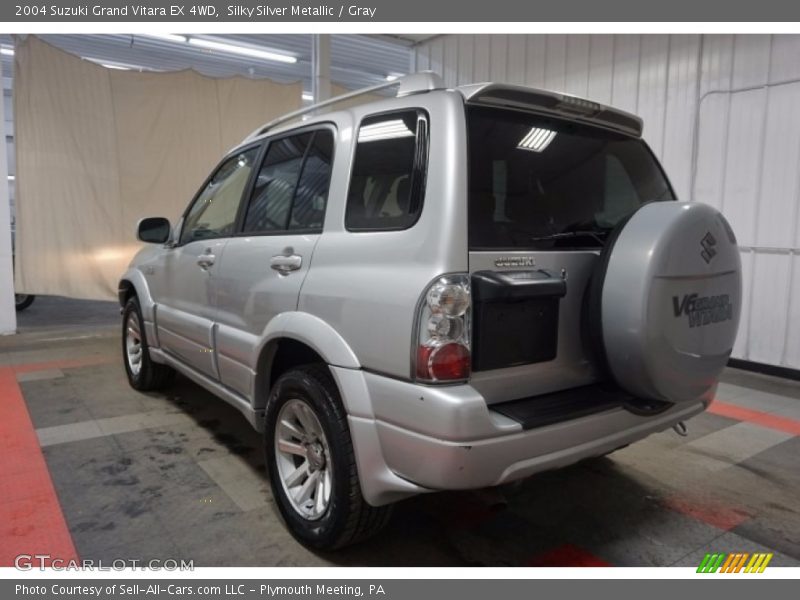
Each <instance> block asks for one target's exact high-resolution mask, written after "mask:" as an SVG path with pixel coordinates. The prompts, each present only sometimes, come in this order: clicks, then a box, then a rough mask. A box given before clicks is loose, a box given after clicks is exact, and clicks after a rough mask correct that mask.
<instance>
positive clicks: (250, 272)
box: [119, 73, 741, 548]
mask: <svg viewBox="0 0 800 600" xmlns="http://www.w3.org/2000/svg"><path fill="white" fill-rule="evenodd" d="M388 85H395V86H396V87H397V94H396V96H395V97H391V98H388V97H387V98H386V99H381V100H378V101H374V102H370V103H367V104H362V105H360V106H356V107H350V108H347V109H343V110H334V111H332V112H325V111H323V110H322V109H324V108H326V107H333V105H334V104H336V102H338V101H341V100H342V99H345V100H347V99H349V98H348V97H344V98H340V99H339V100H337V101H336V102H334V101H329V102H326V103H323V104H320V105H317V106H316V107H314V108H313V109H312V110H311V111H309V110H306V111H298V112H297V113H293V114H291V115H287V117H284V118H282V119H279V120H277V121H275V122H271V123H268V124H267V125H265V126H263V127H261V128H259V129H258V130H256V131H255V132H254V133H253V134H252V135H250V136H249V137H248V138H247V139H246V140H245V141H244V142H242V144H241V145H239V146H238V147H236V148H235V149H234V150H232V151H231V152H230V153H229V154H228V155H227V156H225V158H223V160H222V162H221V163H220V164H219V166H218V167H217V168H216V169H214V171H213V172H212V173H211V175H210V176H209V178H208V180H207V181H206V182H205V183H204V184H203V186H202V187H201V188H200V191H199V192H198V193H197V195H196V196H195V198H194V199H193V200H192V201H191V203H190V204H189V206H188V208H187V209H186V211H185V213H184V214H183V216H182V217H181V218H180V220H179V221H178V223H177V225H175V226H174V227H172V226H171V225H170V223H169V222H168V221H167V220H166V219H163V218H148V219H143V220H142V221H141V222H140V223H139V228H138V238H139V240H141V241H143V242H149V243H150V245H148V246H146V247H144V248H143V249H142V250H141V251H140V252H139V254H137V256H136V257H135V258H134V260H133V262H132V263H131V265H130V268H129V270H128V271H127V273H125V275H124V276H123V277H122V279H121V281H120V286H119V300H120V303H121V305H122V306H123V310H122V318H123V329H122V332H123V335H122V338H123V351H124V362H125V369H126V371H127V374H128V378H129V380H130V383H131V385H132V386H133V387H134V388H136V389H137V390H152V389H157V388H159V387H161V386H164V385H165V384H167V383H168V381H169V379H170V376H171V375H172V374H173V370H174V371H179V372H180V373H182V374H183V375H185V376H186V377H188V378H190V379H192V380H193V381H195V382H197V383H198V384H200V385H201V386H203V387H205V388H207V389H208V390H211V391H212V392H213V393H214V394H216V395H218V396H219V397H221V398H222V399H224V400H225V401H227V402H229V403H231V404H232V405H233V406H235V407H236V408H238V409H239V410H240V411H241V412H242V413H243V414H244V415H245V417H246V418H247V419H248V420H249V422H250V423H251V424H252V425H253V427H255V428H257V429H258V430H259V431H263V433H264V437H265V447H266V458H267V468H268V471H269V478H270V482H271V485H272V491H273V494H274V497H275V501H276V504H277V506H278V507H279V509H280V512H281V514H282V516H283V518H284V520H285V522H286V524H287V525H288V528H289V529H290V530H291V532H292V533H293V535H294V536H295V537H296V538H297V539H299V540H300V541H301V542H303V543H305V544H307V545H309V546H312V547H316V548H336V547H341V546H344V545H347V544H350V543H353V542H355V541H358V540H360V539H362V538H364V537H366V536H368V535H370V534H373V533H374V532H376V531H377V530H379V529H380V527H381V526H382V525H384V524H385V523H386V521H387V519H388V516H389V508H390V504H391V503H393V502H395V501H397V500H400V499H402V498H405V497H408V496H411V495H414V494H421V493H427V492H433V491H437V490H460V489H470V488H482V487H487V486H497V485H500V484H504V483H506V482H510V481H514V480H518V479H520V478H523V477H528V476H529V475H531V474H533V473H536V472H539V471H542V470H545V469H552V468H556V467H561V466H564V465H568V464H571V463H574V462H576V461H578V460H581V459H584V458H588V457H593V456H600V455H604V454H607V453H609V452H612V451H614V450H615V449H618V448H620V447H622V446H625V445H627V444H630V443H631V442H635V441H637V440H640V439H642V438H644V437H645V436H647V435H649V434H651V433H654V432H657V431H662V430H664V429H668V428H670V427H674V426H679V427H682V422H683V421H684V420H686V419H688V418H689V417H692V416H693V415H696V414H698V413H700V412H701V411H703V410H704V409H705V408H706V407H707V406H708V404H709V403H710V402H711V400H712V398H713V396H714V393H715V389H716V384H717V378H718V376H719V373H720V372H721V370H722V369H723V367H724V366H725V364H726V361H727V360H728V357H729V355H730V353H731V349H732V347H733V342H734V338H735V336H736V330H737V326H738V321H739V311H740V306H741V266H740V260H739V253H738V250H737V246H736V239H735V237H734V234H733V232H732V231H731V228H730V226H729V225H728V223H727V221H726V220H725V219H724V218H723V216H722V215H721V214H720V213H719V212H717V211H716V210H715V209H713V208H711V207H709V206H706V205H703V204H699V203H680V202H675V201H674V200H675V194H674V192H673V189H672V187H671V186H670V183H669V181H668V180H667V177H666V176H665V174H664V172H663V170H662V168H661V166H660V165H659V163H658V161H657V160H656V158H655V157H654V156H653V154H652V152H651V151H650V149H649V148H648V147H647V145H646V144H645V142H644V141H642V139H641V132H642V122H641V120H640V119H639V118H638V117H636V116H634V115H631V114H628V113H625V112H622V111H619V110H616V109H613V108H609V107H606V106H602V105H600V104H597V103H595V102H590V101H587V100H583V99H579V98H574V97H571V96H566V95H562V94H558V93H553V92H548V91H541V90H536V89H530V88H524V87H517V86H511V85H503V84H492V83H484V84H476V85H469V86H464V87H460V88H457V89H446V88H445V86H444V85H443V83H442V81H441V79H439V77H437V76H436V75H434V74H431V73H419V74H415V75H411V76H408V77H405V78H402V79H400V80H398V81H396V82H393V83H392V84H387V86H388ZM367 91H375V89H374V88H372V89H370V90H367ZM353 95H356V94H355V93H354V94H350V95H349V96H353Z"/></svg>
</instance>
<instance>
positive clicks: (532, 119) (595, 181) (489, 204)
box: [467, 108, 675, 250]
mask: <svg viewBox="0 0 800 600" xmlns="http://www.w3.org/2000/svg"><path fill="white" fill-rule="evenodd" d="M467 120H468V136H469V137H468V142H469V244H470V248H471V249H495V248H530V249H536V250H546V249H550V248H552V249H575V248H597V247H599V246H602V245H603V240H604V239H605V237H606V236H607V235H608V232H609V231H610V230H611V229H613V227H614V226H615V225H616V224H617V223H618V222H619V221H620V220H622V219H624V218H625V217H627V216H628V215H630V214H631V213H632V212H633V211H634V210H635V209H636V208H638V207H639V206H641V205H642V204H644V203H645V202H651V201H658V200H674V199H675V197H674V195H673V193H672V189H671V188H670V186H669V182H668V181H667V179H666V177H665V176H664V173H663V172H662V171H661V168H660V167H659V165H658V163H657V162H656V160H655V158H654V157H653V155H652V153H651V152H650V150H649V149H648V148H647V146H646V145H645V143H644V142H643V141H641V140H639V139H635V138H631V137H628V136H625V135H622V134H618V133H614V132H611V131H607V130H604V129H600V128H598V127H591V126H588V125H581V124H577V123H573V122H570V121H562V120H560V119H551V118H548V117H541V116H537V115H531V114H526V113H521V112H512V111H507V110H498V109H489V108H469V109H468V112H467Z"/></svg>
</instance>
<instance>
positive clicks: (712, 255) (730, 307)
mask: <svg viewBox="0 0 800 600" xmlns="http://www.w3.org/2000/svg"><path fill="white" fill-rule="evenodd" d="M741 298H742V275H741V261H740V257H739V250H738V248H737V246H736V237H735V236H734V234H733V231H732V230H731V227H730V225H729V224H728V222H727V221H726V220H725V217H723V216H722V214H721V213H720V212H719V211H717V210H716V209H714V208H712V207H711V206H708V205H706V204H700V203H696V202H692V203H686V202H652V203H649V204H645V205H643V206H642V207H641V208H639V209H638V210H637V211H636V212H635V213H633V214H632V215H631V216H630V217H629V218H628V219H627V220H626V221H625V222H623V223H620V224H619V225H618V226H617V229H616V230H615V231H614V232H612V234H611V235H610V236H609V238H608V240H607V242H606V244H605V246H604V248H603V251H602V253H601V255H600V260H599V261H598V263H597V267H596V271H595V272H594V274H593V276H592V282H591V284H590V286H589V289H588V297H587V302H588V309H589V311H588V313H587V316H588V322H587V326H588V328H589V334H590V339H591V340H592V343H593V345H594V347H595V350H596V354H597V355H598V358H599V362H600V363H601V364H602V365H603V366H605V368H606V369H607V370H608V372H609V375H610V376H611V377H612V378H613V379H614V380H615V381H616V383H617V384H619V386H620V387H622V388H623V389H624V390H626V391H627V392H628V393H630V394H632V395H633V396H635V397H637V398H642V399H648V400H661V401H667V402H671V403H679V402H691V401H697V400H705V401H710V400H711V395H712V394H713V392H714V389H715V386H716V383H717V378H718V376H719V374H720V372H721V371H722V369H723V368H724V367H725V365H726V364H727V362H728V358H729V357H730V354H731V351H732V350H733V343H734V341H735V339H736V332H737V329H738V326H739V314H740V310H741Z"/></svg>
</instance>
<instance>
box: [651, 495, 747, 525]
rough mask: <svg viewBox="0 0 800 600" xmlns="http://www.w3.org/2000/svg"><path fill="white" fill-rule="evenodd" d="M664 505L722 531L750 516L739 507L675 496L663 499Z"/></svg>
mask: <svg viewBox="0 0 800 600" xmlns="http://www.w3.org/2000/svg"><path fill="white" fill-rule="evenodd" d="M664 507H665V508H667V509H669V510H672V511H674V512H678V513H681V514H683V515H686V516H687V517H692V518H693V519H697V520H698V521H702V522H703V523H706V524H708V525H711V526H712V527H716V528H717V529H722V530H723V531H730V530H731V529H733V528H734V527H737V526H739V525H741V524H742V523H744V522H745V521H747V520H749V519H750V517H751V515H750V514H749V513H747V512H746V511H745V510H743V509H740V508H734V507H731V506H724V505H721V504H716V503H713V502H705V501H699V500H690V499H687V498H685V497H677V496H672V497H669V498H667V499H666V500H664Z"/></svg>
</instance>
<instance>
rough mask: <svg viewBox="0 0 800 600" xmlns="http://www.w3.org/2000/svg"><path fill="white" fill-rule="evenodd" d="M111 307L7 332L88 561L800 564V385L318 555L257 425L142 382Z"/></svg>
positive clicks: (725, 395)
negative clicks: (142, 389)
mask: <svg viewBox="0 0 800 600" xmlns="http://www.w3.org/2000/svg"><path fill="white" fill-rule="evenodd" d="M58 304H59V302H58V301H55V304H54V306H55V310H56V313H57V312H58V311H57V308H58ZM35 306H36V305H35V304H34V307H35ZM39 308H47V304H46V303H45V302H42V303H41V304H40V305H39ZM94 309H98V307H94ZM99 309H100V310H101V311H102V314H103V316H102V318H100V317H95V318H96V319H97V322H96V323H94V325H93V326H92V327H91V328H89V329H87V330H82V329H80V328H77V327H72V326H70V327H63V326H62V325H63V323H60V322H58V319H57V318H56V317H51V319H50V321H48V322H47V323H45V324H42V323H41V321H40V320H39V321H37V320H35V319H29V321H31V322H30V323H27V324H24V323H25V321H24V320H23V319H28V317H29V316H33V315H34V313H33V312H31V313H30V314H29V315H23V318H22V319H21V320H20V321H21V323H23V327H22V329H23V331H24V332H23V333H21V334H19V335H17V336H12V337H6V338H2V339H0V371H2V369H4V368H5V369H7V370H9V369H10V371H8V372H13V374H14V377H15V378H16V381H17V385H18V386H19V388H20V390H21V392H22V397H23V398H24V404H25V405H26V406H27V410H28V412H29V414H30V418H31V421H32V423H33V427H34V428H35V430H36V433H37V435H38V443H39V445H40V447H41V449H42V452H43V454H44V457H45V459H46V465H47V469H48V470H49V473H50V477H51V478H52V481H53V484H54V487H55V492H56V494H57V500H58V504H60V507H61V511H62V512H63V515H64V518H65V520H66V525H67V527H68V531H69V534H70V535H71V538H72V542H73V543H74V546H75V549H76V551H77V553H78V555H79V556H80V557H81V558H84V559H98V558H102V559H104V560H112V559H117V558H138V559H153V558H162V559H163V558H178V559H187V560H188V559H193V560H194V561H195V565H196V566H250V565H264V566H294V565H371V566H438V565H451V566H464V565H498V566H516V565H590V564H597V565H602V564H610V565H618V566H661V565H682V566H697V565H698V564H699V562H700V560H701V559H702V557H703V556H704V554H705V553H706V552H741V551H744V552H774V553H775V556H774V558H773V559H772V563H771V566H800V500H798V498H800V467H798V456H800V438H798V434H800V384H798V383H796V382H789V381H785V380H779V379H774V378H769V377H764V376H758V375H752V374H748V373H744V372H741V371H733V370H728V371H727V372H726V373H725V376H724V383H723V384H722V385H721V386H720V389H719V394H718V398H719V400H720V406H721V407H727V413H726V412H725V411H722V412H723V413H725V414H729V415H730V414H734V415H735V417H734V418H732V417H731V416H721V415H720V414H712V413H705V414H703V415H700V416H698V417H696V418H694V419H693V420H691V421H690V422H689V423H688V426H689V436H688V437H686V438H681V437H678V436H677V435H676V434H675V433H673V432H668V433H661V434H657V435H654V436H651V437H650V438H648V439H647V440H644V441H643V442H640V443H638V444H636V445H633V446H631V447H629V448H626V449H623V450H621V451H618V452H616V453H615V454H613V455H612V456H611V457H608V458H604V459H596V460H592V461H587V462H585V463H582V464H579V465H575V466H573V467H570V468H567V469H563V470H560V471H555V472H550V473H544V474H541V475H538V476H535V477H533V478H531V479H528V480H526V481H524V482H522V483H519V484H516V485H513V486H508V487H506V488H504V490H503V496H504V502H498V498H499V495H498V494H492V493H483V492H478V493H475V492H463V493H440V494H432V495H429V496H421V497H417V498H413V499H410V500H407V501H405V502H402V503H400V504H399V505H398V506H397V507H396V511H395V514H394V517H393V519H392V521H391V523H390V525H389V527H388V528H387V529H386V530H385V531H384V532H383V533H382V534H381V535H380V536H379V537H377V538H375V539H373V540H371V541H369V542H367V543H364V544H362V545H360V546H357V547H354V548H350V549H346V550H343V551H340V552H338V553H336V554H319V553H312V552H310V551H309V550H306V549H305V548H303V547H302V546H300V545H299V544H298V543H296V542H295V541H294V540H293V538H292V537H291V536H290V535H289V534H288V533H287V532H286V530H285V529H284V527H283V526H282V524H281V522H280V520H279V517H278V515H277V511H276V509H275V506H274V504H273V500H272V498H271V495H270V492H269V490H268V484H267V480H266V477H265V474H264V468H263V456H262V450H263V444H262V440H261V438H260V436H259V435H258V434H256V433H255V432H254V431H253V430H252V429H251V428H250V427H249V425H248V424H247V423H246V422H245V420H244V419H243V418H242V417H241V416H240V414H239V413H238V412H237V411H236V410H235V409H233V408H231V407H229V406H228V405H226V404H225V403H224V402H222V401H220V400H217V399H216V398H214V397H213V396H211V395H210V394H209V393H207V392H205V391H204V390H202V389H201V388H199V387H197V386H196V385H194V384H192V383H191V382H189V381H188V380H186V379H184V378H182V377H179V378H178V379H177V381H176V383H175V384H174V386H173V387H172V388H171V389H170V390H169V391H168V392H166V393H163V394H141V393H137V392H135V391H133V390H132V389H131V388H130V387H129V386H128V385H127V382H126V380H125V375H124V371H123V368H122V362H121V352H120V342H119V337H118V336H119V333H118V330H117V327H116V325H113V326H104V323H113V322H114V320H115V319H116V318H118V315H117V314H116V313H115V314H114V315H113V316H111V315H108V314H106V312H105V311H106V308H105V305H102V306H100V307H99ZM48 310H53V306H50V307H49V309H48ZM78 311H79V312H80V308H79V309H78ZM50 314H52V313H50ZM65 314H69V311H66V312H65ZM37 323H38V325H37ZM731 407H733V408H731ZM2 439H3V438H2V435H0V444H1V443H2ZM0 536H2V531H0ZM4 543H7V540H4ZM19 550H20V551H24V550H25V548H20V549H19Z"/></svg>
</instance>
